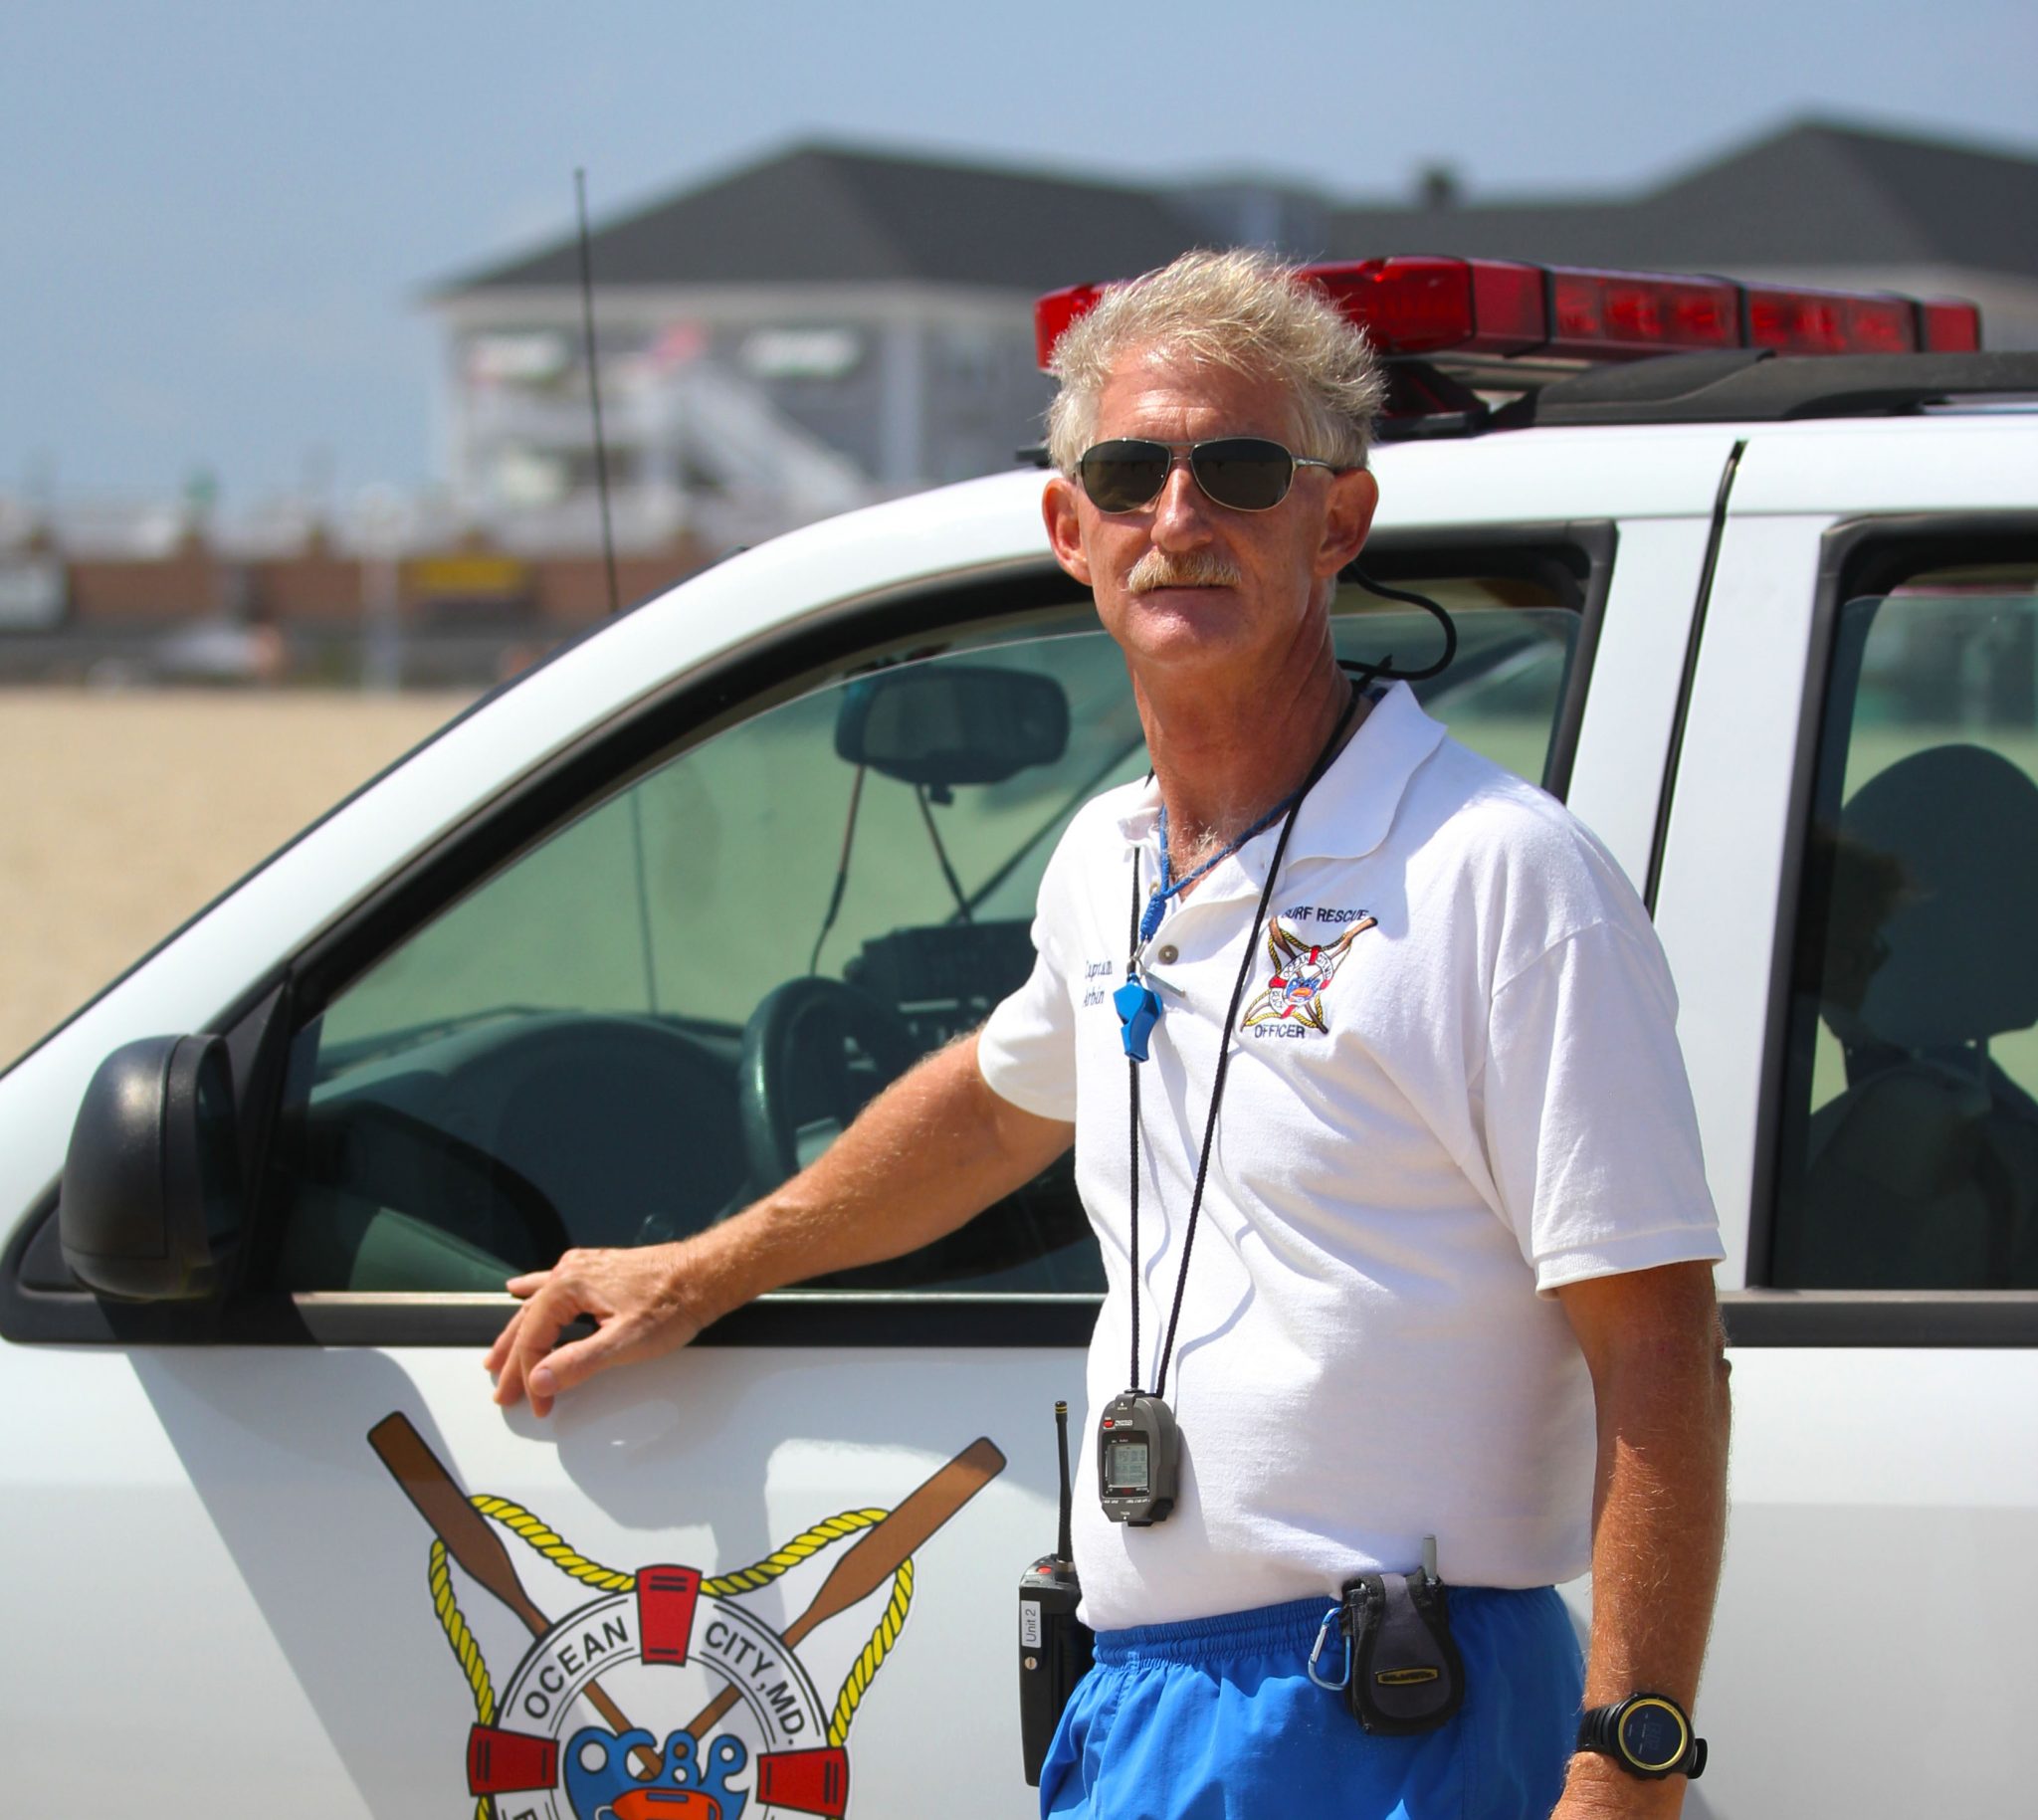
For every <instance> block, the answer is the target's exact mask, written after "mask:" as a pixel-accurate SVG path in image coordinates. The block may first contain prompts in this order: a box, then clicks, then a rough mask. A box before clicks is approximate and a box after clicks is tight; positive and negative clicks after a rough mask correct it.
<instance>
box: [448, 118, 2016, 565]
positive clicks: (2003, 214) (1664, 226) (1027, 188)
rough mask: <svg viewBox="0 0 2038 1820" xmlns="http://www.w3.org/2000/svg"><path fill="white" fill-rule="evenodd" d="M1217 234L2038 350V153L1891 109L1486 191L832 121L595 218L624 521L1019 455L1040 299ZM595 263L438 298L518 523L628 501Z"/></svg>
mask: <svg viewBox="0 0 2038 1820" xmlns="http://www.w3.org/2000/svg"><path fill="white" fill-rule="evenodd" d="M1354 174H1355V176H1356V177H1357V178H1358V179H1359V180H1360V181H1361V182H1362V181H1363V176H1364V173H1354ZM1355 187H1356V185H1355ZM1210 244H1253V245H1262V246H1272V247H1275V248H1278V249H1280V250H1281V251H1284V252H1287V253H1291V254H1294V255H1296V256H1298V257H1301V258H1311V259H1364V258H1368V257H1372V256H1376V255H1382V254H1389V253H1454V254H1463V255H1468V256H1475V257H1476V256H1486V257H1489V258H1500V259H1520V260H1529V261H1532V262H1538V263H1546V264H1558V265H1582V266H1611V267H1626V268H1635V269H1649V270H1656V271H1666V272H1717V273H1722V274H1724V275H1726V276H1729V277H1732V278H1738V279H1745V280H1753V281H1767V282H1787V283H1792V284H1799V285H1815V286H1826V287H1830V288H1833V289H1851V290H1863V289H1867V290H1891V291H1899V292H1904V293H1907V294H1911V295H1921V296H1944V295H1954V296H1962V297H1967V298H1971V299H1973V300H1974V301H1975V302H1977V303H1980V304H1981V307H1982V314H1983V324H1984V326H1983V337H1984V342H1985V344H1986V345H1989V346H1996V347H2032V346H2038V161H2033V160H2031V159H2026V158H2016V157H2009V156H2004V155H2000V154H1996V153H1991V152H1985V151H1977V150H1972V149H1965V148H1961V147H1957V146H1951V145H1945V144H1937V143H1933V142H1930V141H1927V140H1923V139H1918V138H1912V137H1907V136H1899V135H1895V134H1890V133H1881V132H1872V131H1866V130H1861V129H1856V128H1850V127H1843V126H1836V125H1827V124H1818V123H1810V124H1800V125H1795V126H1790V127H1787V128H1785V129H1783V130H1781V131H1778V132H1776V133H1773V134H1771V135H1769V136H1768V137H1766V138H1763V139H1761V140H1759V141H1757V142H1756V143H1754V144H1752V145H1749V146H1746V147H1744V148H1742V149H1740V150H1737V151H1734V152H1732V153H1730V154H1729V155H1727V156H1726V157H1723V158H1721V159H1718V160H1716V161H1714V162H1713V163H1710V164H1707V165H1705V166H1704V167H1702V168H1700V169H1698V170H1696V171H1693V172H1691V173H1689V174H1687V175H1685V176H1682V177H1679V178H1676V179H1674V180H1673V181H1671V182H1669V183H1666V184H1663V185H1661V186H1659V187H1657V188H1655V189H1652V190H1649V191H1646V192H1644V193H1642V194H1640V195H1636V196H1630V197H1624V198H1618V199H1613V200H1588V201H1548V202H1510V203H1489V204H1482V205H1478V206H1473V205H1469V204H1466V203H1464V202H1463V201H1462V200H1461V199H1460V198H1459V196H1458V194H1457V188H1456V185H1455V183H1454V182H1453V181H1452V179H1451V177H1450V174H1449V173H1448V172H1447V171H1443V170H1430V171H1427V172H1425V173H1423V174H1422V176H1421V178H1420V179H1419V181H1418V186H1417V193H1416V195H1415V196H1414V197H1413V198H1412V199H1411V200H1410V201H1408V202H1406V203H1404V204H1399V205H1369V204H1368V205H1362V204H1352V203H1347V202H1340V201H1338V200H1336V199H1334V198H1331V197H1327V196H1325V195H1321V194H1317V193H1314V192H1311V191H1308V190H1304V189H1299V188H1296V187H1293V186H1282V185H1277V184H1271V183H1263V182H1254V181H1249V180H1237V181H1231V182H1223V183H1206V184H1201V185H1196V186H1189V187H1183V186H1165V185H1155V186H1150V187H1132V186H1127V185H1123V184H1106V183H1101V182H1089V181H1084V180H1080V179H1078V178H1074V177H1068V176H1054V175H1048V174H1041V173H1026V172H1021V171H1015V170H1010V169H989V168H984V167H981V166H976V165H970V164H963V163H956V162H950V161H943V160H936V159H932V158H909V157H900V156H890V155H881V154H878V153H874V152H870V151H860V150H854V149H847V148H843V147H829V146H812V145H810V146H802V147H799V148H796V149H793V150H790V151H786V152H784V153H781V154H779V155H777V156H774V157H771V158H768V159H766V160H764V161H762V162H760V163H757V164H753V165H750V166H747V167H745V168H743V169H741V170H738V171H736V172H734V173H732V174H730V175H727V176H723V177H720V178H717V179H715V180H713V181H712V182H709V183H706V184H702V185H699V186H697V187H694V188H690V189H688V190H685V191H683V192H681V193H680V194H678V195H677V196H674V197H671V198H669V199H666V200H664V201H661V202H658V203H655V204H653V205H652V206H650V207H648V208H644V209H641V210H638V211H637V212H635V213H632V214H630V215H628V216H625V217H623V218H621V219H618V220H614V221H611V222H609V223H607V224H606V225H604V226H603V227H602V228H601V229H600V230H599V231H598V232H597V233H596V234H595V235H594V236H593V242H592V266H593V270H594V274H595V289H596V300H597V302H596V311H597V316H598V319H599V322H600V340H599V346H600V357H601V388H602V395H603V402H604V405H605V408H606V414H607V428H608V438H607V440H608V443H609V456H610V483H611V487H612V489H613V491H614V500H615V506H616V520H617V527H618V533H619V535H620V536H621V537H622V538H623V540H624V541H625V542H626V543H628V542H637V541H640V540H646V541H656V540H658V539H660V538H663V537H666V536H669V535H671V534H672V533H673V532H674V531H676V530H677V529H679V528H681V527H685V528H688V529H690V530H692V531H694V532H695V533H696V534H697V535H699V536H700V537H701V538H702V539H703V540H704V541H705V542H708V543H711V544H725V543H730V542H746V541H751V540H754V538H755V537H757V536H759V535H762V534H765V533H767V532H768V531H770V530H774V529H780V528H783V527H785V526H786V525H788V524H793V523H798V522H801V521H803V520H805V519H809V518H814V517H818V516H822V515H825V514H826V513H829V512H832V511H839V510H842V509H843V508H845V507H846V506H852V505H857V504H861V503H863V502H865V501H868V500H871V499H874V498H880V497H883V496H885V495H887V494H892V493H898V492H903V491H906V490H910V489H913V488H917V487H924V486H928V485H932V484H937V483H939V482H943V481H950V480H957V479H961V478H963V477H966V476H969V475H974V474H983V473H989V472H994V471H996V470H998V469H1000V468H1003V467H1006V466H1008V465H1009V463H1010V461H1011V459H1012V455H1013V451H1014V450H1015V448H1017V447H1019V446H1020V445H1022V444H1026V443H1030V442H1033V441H1036V440H1038V436H1039V413H1040V411H1041V409H1042V407H1043V406H1044V405H1045V403H1046V401H1047V397H1048V390H1049V388H1048V385H1047V382H1046V381H1045V380H1044V379H1043V378H1042V377H1041V376H1040V374H1039V373H1038V372H1037V371H1036V370H1035V367H1034V350H1033V335H1032V323H1031V313H1030V308H1031V304H1032V302H1033V300H1034V298H1035V297H1037V296H1038V295H1039V294H1040V293H1041V292H1043V291H1049V290H1053V289H1055V288H1057V287H1059V286H1062V285H1068V284H1075V283H1080V282H1084V281H1095V280H1100V279H1109V278H1118V277H1123V276H1126V275H1129V274H1131V273H1135V272H1139V271H1143V270H1145V269H1147V268H1148V267H1151V266H1154V265H1157V264H1160V263H1161V262H1163V261H1165V260H1167V259H1170V258H1172V257H1173V256H1174V255H1175V254H1177V253H1179V252H1181V251H1183V250H1184V249H1185V248H1187V247H1190V246H1196V245H1210ZM578 285H579V253H578V247H577V244H576V242H574V241H573V240H570V239H568V240H562V241H559V242H557V243H555V244H553V245H551V246H548V247H545V248H541V249H540V250H538V251H537V252H535V253H532V254H530V255H528V256H527V257H525V258H522V259H518V260H515V261H513V262H510V263H508V264H505V265H500V266H495V267H491V268H489V269H487V270H485V271H481V272H478V273H475V274H472V275H470V276H468V277H466V278H463V279H461V280H458V281H456V282H454V283H451V284H448V285H446V286H444V287H443V288H441V289H440V290H439V291H437V292H436V293H435V294H434V296H433V298H432V300H431V302H432V307H433V308H434V309H435V310H436V311H437V312H438V313H439V315H440V317H441V319H442V321H443V322H444V325H445V330H446V337H447V354H446V365H445V372H446V384H447V388H448V398H447V408H446V411H445V413H444V418H445V421H446V422H447V424H448V425H449V426H450V446H449V449H448V451H447V466H448V471H449V475H450V479H451V482H452V487H453V493H454V497H455V498H456V500H457V501H458V502H459V503H460V506H461V507H462V509H463V510H465V511H467V512H469V513H471V514H472V515H473V516H474V518H475V519H477V520H478V521H481V522H484V523H487V524H489V525H491V526H492V527H495V528H497V529H498V531H499V533H500V534H501V535H503V536H505V537H508V538H511V539H512V540H517V541H533V540H534V541H538V542H550V541H559V540H564V541H568V542H585V541H586V540H587V539H588V538H590V537H591V536H593V535H594V534H595V531H596V526H597V524H598V515H597V512H596V507H595V501H594V497H593V493H592V486H593V477H594V456H593V447H592V441H591V435H590V428H589V425H590V415H589V408H588V397H587V388H586V371H585V363H584V360H583V357H582V346H583V340H582V330H581V316H580V298H579V291H578Z"/></svg>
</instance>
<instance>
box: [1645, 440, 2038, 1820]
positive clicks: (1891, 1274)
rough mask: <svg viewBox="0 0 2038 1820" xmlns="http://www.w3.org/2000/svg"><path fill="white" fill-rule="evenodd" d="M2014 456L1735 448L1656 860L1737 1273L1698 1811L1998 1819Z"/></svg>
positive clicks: (1993, 443)
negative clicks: (1719, 1573)
mask: <svg viewBox="0 0 2038 1820" xmlns="http://www.w3.org/2000/svg"><path fill="white" fill-rule="evenodd" d="M2034 474H2038V437H2034V435H2033V426H2032V422H2031V419H2030V417H2029V416H2028V414H2022V415H2013V414H1992V415H1991V414H1976V415H1973V416H1967V417H1951V416H1948V417H1941V418H1937V419H1913V420H1909V421H1902V422H1884V423H1858V422H1857V423H1839V424H1820V425H1802V426H1778V427H1772V428H1768V429H1763V430H1758V431H1753V432H1751V433H1750V434H1749V435H1748V437H1747V439H1746V442H1745V446H1744V450H1743V452H1742V453H1741V455H1740V457H1739V459H1738V463H1737V472H1736V474H1735V477H1734V480H1733V484H1732V493H1731V496H1730V509H1729V513H1728V516H1727V519H1726V523H1725V528H1724V535H1723V538H1722V541H1721V544H1720V549H1719V558H1718V564H1717V569H1716V572H1715V575H1714V579H1713V585H1712V588H1711V591H1710V596H1709V599H1708V602H1707V604H1706V609H1705V612H1704V616H1703V629H1702V632H1701V634H1700V635H1699V638H1698V641H1697V647H1696V656H1697V661H1696V665H1695V668H1694V669H1693V671H1692V673H1691V683H1690V689H1689V692H1688V696H1687V698H1686V700H1685V702H1684V705H1683V708H1682V709H1681V731H1680V744H1681V757H1680V762H1679V764H1678V767H1677V771H1676V775H1675V778H1674V785H1673V788H1674V794H1673V795H1672V796H1671V797H1670V798H1669V800H1668V803H1667V815H1666V818H1665V834H1664V840H1663V844H1662V847H1661V851H1660V856H1659V860H1658V864H1659V865H1660V868H1661V879H1660V890H1659V893H1658V899H1657V904H1656V914H1657V922H1658V926H1659V928H1660V930H1661V931H1662V934H1663V937H1664V940H1665V943H1666V946H1667V947H1668V949H1669V952H1670V955H1671V960H1672V964H1673V967H1674V969H1675V970H1676V973H1677V977H1678V980H1679V983H1680V986H1681V989H1682V992H1683V996H1684V1003H1685V1013H1684V1019H1683V1022H1682V1025H1681V1030H1682V1034H1683V1038H1684V1042H1685V1046H1686V1053H1687V1056H1688V1059H1689V1061H1690V1064H1691V1069H1692V1075H1693V1083H1694V1088H1695V1091H1696V1094H1697V1098H1698V1104H1699V1112H1700V1119H1701V1125H1702V1129H1703V1133H1704V1137H1705V1142H1706V1149H1707V1159H1708V1166H1709V1170H1710V1172H1711V1174H1712V1178H1713V1181H1714V1185H1715V1189H1716V1192H1717V1193H1718V1195H1719V1197H1720V1203H1721V1212H1722V1216H1723V1224H1724V1227H1725V1231H1726V1236H1727V1242H1728V1247H1729V1253H1730V1255H1729V1260H1728V1263H1727V1264H1726V1265H1725V1266H1724V1267H1723V1270H1722V1273H1721V1276H1722V1281H1723V1284H1724V1285H1725V1286H1726V1289H1727V1291H1728V1294H1727V1297H1726V1301H1727V1303H1728V1308H1727V1316H1728V1328H1729V1333H1730V1336H1731V1338H1732V1360H1733V1394H1734V1440H1733V1453H1732V1495H1733V1511H1732V1525H1731V1530H1730V1537H1729V1545H1728V1555H1727V1571H1726V1578H1725V1583H1724V1586H1723V1590H1722V1595H1721V1603H1720V1608H1719V1615H1718V1621H1717V1624H1716V1628H1715V1633H1714V1639H1713V1645H1712V1651H1711V1655H1710V1658H1709V1661H1708V1667H1707V1672H1706V1680H1705V1686H1704V1689H1703V1692H1702V1697H1701V1701H1700V1705H1699V1710H1698V1716H1699V1719H1700V1725H1701V1729H1702V1730H1704V1731H1706V1732H1707V1733H1708V1734H1709V1735H1710V1736H1711V1738H1712V1739H1713V1747H1714V1756H1713V1761H1712V1765H1711V1766H1710V1767H1709V1769H1708V1771H1707V1774H1706V1778H1705V1780H1704V1782H1703V1783H1701V1784H1700V1785H1699V1786H1698V1788H1696V1789H1695V1790H1694V1791H1693V1797H1692V1800H1691V1802H1689V1803H1688V1811H1697V1812H1704V1813H1719V1814H1738V1813H1763V1812H1784V1811H1788V1812H1795V1813H1832V1814H1843V1813H1844V1814H1850V1815H1856V1814H1858V1815H1882V1814H1892V1815H1894V1814H1908V1813H1917V1812H1922V1811H1927V1810H1931V1811H1945V1812H1950V1811H1958V1812H1975V1813H1979V1812H2009V1811H2013V1810H2015V1809H2017V1808H2018V1807H2020V1806H2022V1805H2024V1804H2025V1803H2026V1801H2027V1795H2026V1793H2025V1787H2024V1784H2025V1778H2024V1777H2023V1776H2022V1774H2021V1772H2020V1771H2019V1769H2018V1767H2017V1764H2016V1762H2015V1753H2014V1752H2005V1751H2001V1750H1998V1749H1994V1748H1980V1747H1977V1741H1978V1740H1980V1739H1983V1738H2000V1737H2002V1736H2004V1735H2009V1734H2012V1733H2013V1732H2014V1729H2015V1727H2016V1726H2017V1725H2018V1724H2019V1723H2020V1722H2021V1714H2022V1710H2023V1705H2024V1701H2025V1697H2026V1694H2027V1692H2028V1690H2029V1689H2030V1688H2031V1687H2032V1686H2033V1685H2038V1645H2034V1640H2033V1628H2032V1625H2031V1622H2030V1620H2031V1614H2032V1613H2033V1612H2034V1611H2038V1416H2034V1413H2033V1412H2034V1410H2038V1221H2034V1217H2033V1211H2032V1209H2033V1200H2034V1195H2038V1098H2034V1096H2038V1049H2034V1047H2033V1045H2034V1042H2038V1038H2034V1035H2033V1029H2034V1026H2038V975H2034V973H2033V967H2034V964H2038V963H2034V961H2033V958H2032V956H2033V952H2034V950H2033V947H2032V944H2031V942H2030V940H2029V935H2028V930H2029V917H2030V890H2031V888H2032V886H2033V884H2034V883H2038V714H2034V702H2033V690H2034V678H2038V668H2034V658H2033V654H2034V642H2033V641H2034V639H2038V511H2034V505H2038V500H2034V494H2033V489H2032V486H2031V477H2032V475H2034Z"/></svg>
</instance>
